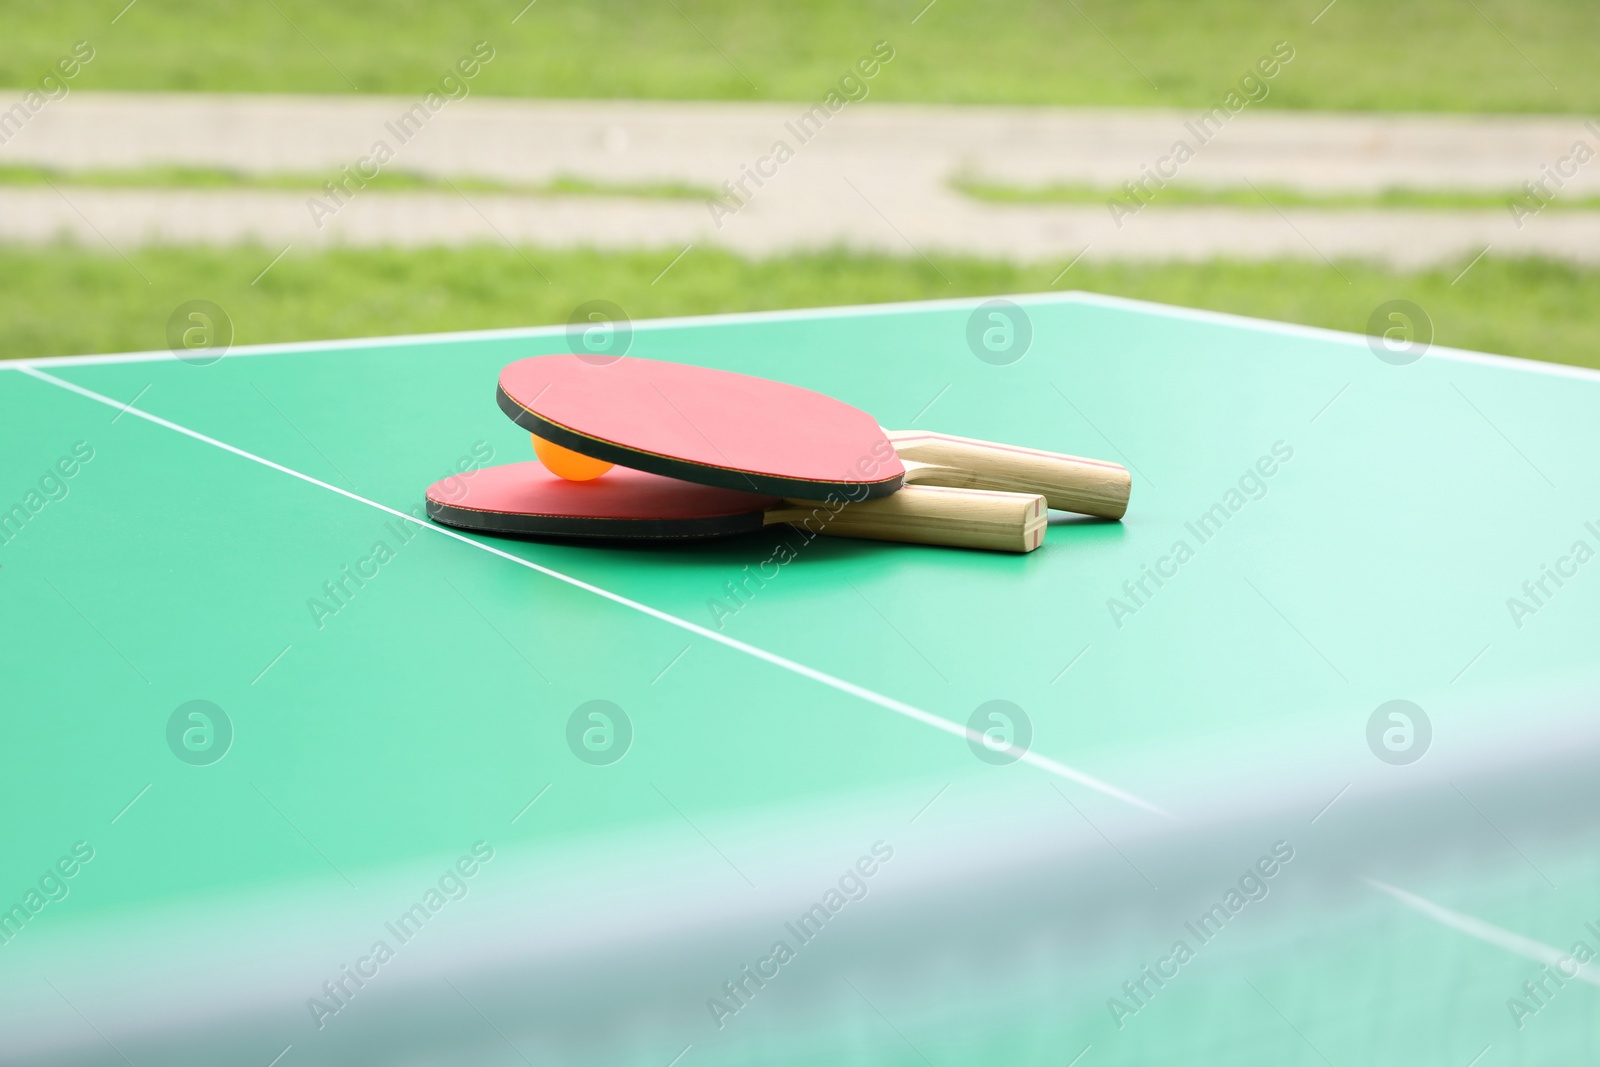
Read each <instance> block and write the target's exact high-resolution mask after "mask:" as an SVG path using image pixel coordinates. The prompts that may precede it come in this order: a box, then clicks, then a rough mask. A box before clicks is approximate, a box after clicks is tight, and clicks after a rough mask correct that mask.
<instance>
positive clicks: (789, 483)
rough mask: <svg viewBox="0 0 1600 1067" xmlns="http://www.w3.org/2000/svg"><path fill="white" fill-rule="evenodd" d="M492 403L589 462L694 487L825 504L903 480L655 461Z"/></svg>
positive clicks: (505, 401) (508, 403) (507, 400)
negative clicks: (834, 478) (824, 478)
mask: <svg viewBox="0 0 1600 1067" xmlns="http://www.w3.org/2000/svg"><path fill="white" fill-rule="evenodd" d="M495 401H496V402H497V403H498V404H499V405H500V410H501V411H503V412H505V413H506V415H507V416H508V417H509V418H510V419H511V421H512V422H514V423H516V424H517V425H518V426H520V427H522V428H523V429H524V430H527V431H528V432H529V433H532V434H537V435H538V436H540V437H542V438H544V439H545V440H546V441H552V442H554V443H555V444H558V445H560V446H561V447H562V448H570V449H571V450H572V451H574V452H578V453H581V454H583V455H585V456H588V457H590V458H591V459H598V460H604V461H605V462H607V463H615V464H616V465H617V466H619V467H631V468H632V469H633V470H636V471H644V472H645V473H646V474H659V475H661V476H663V477H666V478H677V479H679V480H680V481H685V482H695V483H696V484H698V485H712V486H716V487H717V488H719V489H738V490H741V491H742V492H746V493H760V494H762V495H764V496H781V497H787V498H790V499H795V500H827V499H828V498H829V497H837V498H839V499H842V500H848V501H857V500H870V499H872V498H873V497H880V496H888V495H889V494H890V493H893V492H894V491H895V490H897V489H899V488H900V485H901V483H902V481H903V480H904V478H903V476H896V477H893V478H889V479H887V480H885V481H881V482H843V481H839V482H817V481H809V480H807V479H804V478H780V477H777V476H776V475H771V474H756V473H753V472H750V471H741V470H733V469H731V468H728V467H713V466H709V465H707V464H704V463H689V462H686V461H684V460H681V459H672V458H671V457H669V456H658V455H656V454H655V453H654V452H639V451H635V450H634V449H631V448H625V447H624V446H622V445H618V444H614V443H613V442H610V441H602V440H600V439H598V438H595V437H586V436H584V435H583V434H580V433H575V432H574V431H572V430H569V429H567V428H566V427H565V426H562V425H559V424H558V423H554V422H549V421H547V420H545V419H542V418H540V417H539V416H538V415H535V414H534V413H533V412H531V411H529V410H528V409H527V408H525V407H523V406H522V405H521V404H519V403H517V402H516V401H515V400H513V399H512V398H511V396H510V395H509V394H508V393H507V392H506V391H505V389H504V388H501V387H499V386H497V387H496V388H495ZM863 490H865V494H864V495H863V494H862V491H863Z"/></svg>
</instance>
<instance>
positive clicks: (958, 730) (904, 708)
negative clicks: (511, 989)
mask: <svg viewBox="0 0 1600 1067" xmlns="http://www.w3.org/2000/svg"><path fill="white" fill-rule="evenodd" d="M11 366H12V367H14V368H15V369H16V370H18V371H21V372H22V373H23V374H26V375H29V376H30V377H33V378H37V379H39V380H40V381H42V382H48V383H49V384H51V385H54V386H57V387H58V388H61V389H65V390H67V391H68V392H70V393H77V394H78V395H79V396H82V397H86V398H87V399H89V400H93V401H95V402H96V403H99V404H105V405H107V406H108V407H113V408H118V409H120V408H122V407H123V405H122V402H121V401H118V400H113V399H111V398H110V397H109V396H105V395H104V394H102V393H97V392H95V391H94V390H93V389H86V388H84V387H83V386H81V385H75V384H73V383H72V382H69V381H66V380H64V379H61V378H57V377H56V376H55V375H53V374H47V373H45V372H44V371H42V370H39V369H38V368H37V367H34V366H33V365H31V364H28V363H12V364H11ZM127 412H128V414H130V415H137V416H138V417H139V418H141V419H144V420H145V421H146V422H149V423H153V424H154V425H156V426H160V427H163V428H165V429H168V430H171V431H173V432H174V433H181V434H183V435H184V436H185V437H190V438H193V439H194V440H196V441H199V442H201V443H202V444H208V445H211V446H212V447H214V448H220V449H222V450H223V451H224V452H231V453H233V454H234V455H236V456H238V457H240V458H241V459H247V460H249V461H250V462H252V463H259V464H261V465H262V466H263V467H269V468H271V469H272V470H275V471H278V472H279V473H280V474H287V475H289V477H291V478H298V479H300V480H301V481H303V482H305V483H307V484H308V485H314V486H317V487H318V488H319V489H326V490H327V491H328V492H330V493H337V494H338V495H340V496H342V497H345V498H347V499H349V500H354V501H355V502H356V503H358V504H365V505H366V506H367V507H369V508H375V509H377V510H378V511H382V512H384V513H385V514H388V515H392V516H394V517H395V518H397V519H399V520H400V521H402V522H409V523H411V524H412V525H413V526H417V527H420V528H421V529H424V530H428V531H430V532H432V533H434V534H436V535H438V536H440V537H448V538H450V539H451V540H452V541H459V542H461V543H462V544H464V545H470V546H471V547H473V548H475V549H477V550H478V551H480V552H487V553H489V554H490V555H492V556H499V557H500V558H501V559H503V560H506V561H508V562H510V563H514V564H516V565H517V566H519V567H526V568H527V569H528V570H531V571H535V572H537V573H539V574H543V575H545V576H546V577H548V578H554V579H555V580H556V581H558V582H565V583H566V584H567V585H570V586H572V587H573V588H575V589H582V590H583V591H584V592H586V593H593V594H594V595H595V596H597V597H601V598H603V599H605V600H609V601H611V602H612V603H613V604H618V605H621V606H622V607H625V608H629V609H631V610H633V611H637V612H639V613H640V614H641V615H648V616H649V617H650V618H652V619H655V620H657V621H658V622H664V623H666V624H667V625H668V626H676V627H677V628H678V629H680V630H683V631H685V632H687V633H691V634H694V635H695V636H696V637H703V638H705V639H706V640H707V641H715V642H716V643H717V644H719V645H723V646H725V647H727V648H731V649H733V650H734V651H735V652H742V653H744V654H745V655H747V656H751V657H753V658H755V659H758V660H761V661H762V662H764V663H769V664H771V665H772V666H774V667H780V668H782V669H783V670H786V671H790V672H791V673H794V674H798V675H799V676H801V677H802V678H809V679H810V680H812V681H813V682H816V683H818V684H819V685H825V686H827V687H828V688H830V689H833V690H836V691H838V692H840V693H844V694H845V695H846V696H853V697H855V698H857V699H858V700H864V701H866V702H867V703H869V704H876V705H877V706H878V707H880V708H883V709H885V710H886V711H892V712H894V713H895V714H896V715H903V716H905V717H906V718H908V719H911V720H913V721H914V722H920V723H922V724H923V725H924V726H931V727H932V728H933V729H935V730H940V731H943V732H944V733H947V734H950V735H951V736H953V737H959V738H961V739H962V740H964V741H968V742H970V743H972V744H975V745H977V744H982V743H983V739H984V738H983V735H982V734H981V733H979V732H978V731H976V730H971V729H968V728H967V727H965V726H963V725H961V724H959V723H954V722H951V721H950V720H949V719H943V718H940V717H939V716H937V715H935V714H933V713H932V712H930V711H924V710H923V709H922V708H919V707H917V706H916V705H914V704H907V703H906V702H905V701H903V700H896V699H895V698H894V697H891V696H886V695H884V694H882V693H878V692H875V691H874V690H871V689H868V688H866V687H865V686H861V685H857V684H856V683H854V682H850V681H846V680H845V679H843V678H839V677H837V676H835V675H832V674H829V673H827V672H826V671H820V670H817V669H816V668H815V667H808V666H806V665H805V664H804V663H799V662H797V661H795V660H792V659H789V658H788V657H786V656H780V655H778V654H777V653H775V652H768V651H767V650H766V649H764V648H758V647H757V646H755V645H751V644H747V643H745V642H744V641H740V640H738V639H737V638H733V637H729V636H728V635H727V634H723V633H719V632H717V631H716V630H711V629H708V628H706V627H704V626H700V625H698V624H697V623H692V622H690V621H689V620H687V619H680V618H679V617H678V616H676V615H673V614H670V613H668V612H665V611H662V610H661V609H659V608H653V607H651V606H650V605H648V604H645V603H641V602H640V601H637V600H633V599H630V598H629V597H625V596H623V595H622V594H620V593H613V592H612V591H611V590H609V589H602V588H601V587H600V586H598V585H591V584H589V583H588V582H585V581H583V580H582V579H580V578H574V577H572V576H571V575H570V574H564V573H562V572H561V571H558V570H554V569H552V568H550V567H546V566H543V565H542V564H538V563H535V562H533V561H532V560H528V559H523V558H522V557H521V556H518V555H514V554H512V553H510V552H507V551H505V550H503V549H499V548H495V547H494V546H493V545H489V544H485V543H483V542H482V541H475V540H473V539H472V538H470V537H468V536H466V535H465V534H462V533H457V532H456V531H455V530H452V529H449V528H448V527H444V526H438V525H435V524H434V523H431V522H429V521H427V520H426V519H419V518H417V517H416V516H415V515H412V514H409V513H408V512H404V511H400V510H398V509H396V508H391V507H389V506H388V505H387V504H380V503H378V502H377V501H376V500H369V499H368V498H366V497H364V496H361V495H360V494H359V493H354V492H351V491H350V490H348V489H343V488H340V487H339V486H337V485H333V484H331V483H329V482H325V481H323V480H321V479H320V478H313V477H312V476H311V475H309V474H302V473H301V472H300V471H297V470H294V469H293V468H291V467H285V466H284V465H283V464H281V463H274V462H273V461H272V460H270V459H267V458H265V457H263V456H258V455H256V454H255V453H254V452H246V451H245V450H244V449H242V448H239V447H237V446H235V445H230V444H228V443H227V442H226V441H219V440H217V439H216V438H215V437H208V436H206V435H205V434H203V433H201V432H199V431H198V430H191V429H189V428H188V427H187V426H180V425H179V424H178V423H175V422H170V421H168V420H167V419H163V418H162V417H161V416H159V415H152V414H151V413H150V412H148V411H142V410H140V409H139V408H136V407H133V406H131V405H129V406H128V408H127ZM1019 759H1020V760H1021V762H1023V763H1028V764H1031V765H1033V766H1035V767H1038V768H1039V769H1040V770H1043V771H1047V772H1048V773H1050V774H1054V775H1056V776H1057V777H1059V778H1065V779H1066V780H1067V781H1069V782H1076V783H1078V784H1079V785H1081V786H1083V787H1084V788H1086V789H1093V790H1095V791H1096V792H1098V793H1104V794H1105V795H1106V796H1108V797H1113V798H1115V799H1117V800H1120V801H1122V802H1123V803H1125V804H1131V805H1133V806H1134V807H1136V808H1142V809H1144V810H1145V811H1148V812H1152V813H1154V814H1156V815H1163V816H1166V817H1168V818H1171V813H1169V812H1167V811H1166V810H1164V809H1162V808H1160V807H1157V806H1156V805H1154V804H1152V803H1150V802H1149V801H1148V800H1144V799H1143V798H1141V797H1138V796H1135V795H1134V794H1132V793H1130V792H1128V791H1127V790H1124V789H1119V788H1118V787H1117V786H1114V785H1112V784H1111V783H1109V782H1103V781H1101V780H1100V779H1098V778H1095V777H1094V776H1093V775H1089V774H1085V773H1084V772H1083V771H1080V770H1077V769H1075V768H1073V767H1068V766H1067V765H1066V764H1064V763H1059V762H1057V761H1056V760H1053V759H1051V758H1050V757H1048V756H1042V755H1040V754H1039V753H1037V752H1035V751H1032V750H1025V751H1023V753H1022V755H1021V756H1020V757H1019Z"/></svg>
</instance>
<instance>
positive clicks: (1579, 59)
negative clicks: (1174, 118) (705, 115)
mask: <svg viewBox="0 0 1600 1067" xmlns="http://www.w3.org/2000/svg"><path fill="white" fill-rule="evenodd" d="M524 4H525V0H455V2H453V3H448V4H440V3H424V2H422V0H342V2H340V3H335V4H329V3H322V2H317V0H271V2H269V3H261V2H258V0H161V2H157V0H144V2H141V3H135V4H133V5H132V6H130V7H128V8H127V9H126V10H123V7H122V2H121V0H108V2H102V3H96V4H94V5H85V4H69V3H63V2H59V0H8V2H7V4H6V7H5V15H4V18H5V30H6V38H7V41H6V48H5V49H4V51H3V52H0V85H31V84H34V83H36V82H37V81H38V80H39V78H40V77H41V76H42V75H43V74H44V73H45V72H46V71H47V70H48V68H49V66H50V64H51V63H53V62H54V61H55V59H56V58H57V57H59V56H61V55H62V54H63V53H65V52H66V51H67V50H68V49H69V47H70V46H71V44H72V42H74V41H76V40H79V39H80V38H81V39H87V40H89V41H91V42H92V43H93V44H94V46H95V49H96V52H97V54H96V57H95V59H94V61H93V62H92V63H90V64H89V65H88V66H87V67H86V68H84V70H83V72H82V73H81V74H80V75H79V76H78V78H77V79H76V80H75V82H74V83H73V85H74V87H75V88H83V89H138V90H172V91H192V90H212V91H239V92H296V93H347V92H352V91H358V90H359V91H360V92H367V93H397V94H404V95H412V94H419V93H421V92H424V91H426V90H427V89H429V88H431V87H432V86H434V85H436V84H437V83H438V81H439V79H440V77H441V76H442V75H443V74H444V73H445V72H446V70H447V68H448V67H449V66H450V65H451V64H452V63H454V62H455V61H456V60H457V59H458V58H461V57H462V56H464V55H465V54H466V53H467V52H468V50H469V49H470V47H471V46H472V44H473V43H474V42H476V41H479V40H485V41H488V42H489V43H490V44H491V45H492V46H493V47H494V48H495V50H496V56H495V58H494V60H493V61H492V62H491V63H490V64H489V65H488V66H487V67H486V68H484V70H483V71H482V73H481V74H480V75H479V76H478V77H477V78H476V79H475V80H474V81H473V82H472V83H471V88H472V89H473V91H474V92H476V93H479V94H488V95H499V96H543V97H568V98H581V97H589V98H613V99H615V98H639V99H717V100H723V99H727V100H816V99H819V98H820V97H821V96H822V95H823V94H824V93H825V92H826V91H827V90H828V89H829V88H830V87H831V86H833V85H834V84H835V83H837V82H838V80H839V78H840V76H841V75H843V74H844V73H845V72H846V70H847V69H848V67H849V66H850V64H852V63H854V62H855V61H856V60H857V59H858V58H860V57H862V56H864V55H866V54H867V53H868V52H869V51H870V49H871V48H872V45H873V43H874V42H875V41H878V40H880V39H882V40H887V41H888V42H890V44H891V45H892V46H893V47H894V48H895V50H896V56H895V58H894V60H893V62H892V63H890V64H889V65H888V66H887V67H885V68H884V70H883V71H882V72H881V73H880V74H879V75H878V76H877V77H876V78H875V79H874V80H873V81H872V82H871V83H870V85H871V92H872V96H871V98H872V99H880V100H900V101H930V102H941V103H987V104H998V103H1015V104H1077V105H1091V104H1092V105H1117V106H1122V105H1129V106H1152V105H1165V106H1174V107H1185V108H1190V107H1211V106H1214V105H1216V104H1217V103H1218V102H1219V101H1220V98H1221V97H1222V96H1223V95H1224V94H1225V93H1227V92H1228V91H1229V90H1230V89H1232V88H1233V87H1234V86H1235V84H1236V83H1237V82H1238V80H1239V78H1240V77H1241V76H1242V75H1243V74H1244V73H1245V72H1246V71H1247V70H1248V69H1249V68H1250V66H1251V65H1252V64H1253V63H1254V62H1255V61H1256V59H1257V58H1259V57H1261V56H1262V55H1264V54H1265V53H1267V52H1268V51H1269V50H1270V49H1271V47H1272V45H1273V44H1274V42H1276V41H1279V40H1287V41H1289V42H1290V44H1291V45H1292V47H1293V48H1294V49H1295V51H1296V56H1295V58H1294V60H1293V62H1292V63H1290V64H1289V65H1288V66H1287V67H1285V68H1284V70H1283V72H1282V73H1281V74H1279V75H1278V77H1277V78H1276V79H1275V80H1274V81H1273V82H1271V83H1270V84H1271V95H1270V96H1268V97H1267V98H1266V100H1265V101H1264V102H1263V103H1261V104H1258V105H1253V106H1256V107H1269V108H1320V109H1352V110H1418V111H1481V112H1529V111H1532V112H1567V113H1587V112H1594V111H1596V110H1600V63H1596V62H1595V58H1594V55H1595V42H1596V41H1597V40H1600V4H1596V3H1594V0H1465V2H1463V0H1392V2H1390V3H1385V4H1367V3H1359V2H1357V0H1342V2H1338V3H1335V4H1332V5H1328V6H1327V8H1326V10H1324V6H1325V0H1292V2H1291V0H1205V2H1203V3H1193V2H1186V0H1145V2H1143V3H1137V4H1128V3H1118V2H1115V0H1072V2H1070V3H1065V4H1063V3H1060V2H1051V0H992V2H989V3H974V2H971V0H967V2H962V0H937V2H935V3H933V4H931V5H930V4H929V3H928V0H868V2H864V3H862V2H849V0H806V2H801V3H791V4H750V3H741V2H736V0H672V2H670V3H627V2H623V0H599V2H593V3H585V4H571V3H561V2H558V0H538V2H535V3H530V4H527V5H526V7H525V6H524ZM119 11H120V12H121V14H120V16H119ZM114 17H115V18H116V23H115V24H114V25H113V24H112V19H113V18H114ZM1314 18H1315V19H1316V22H1315V24H1313V22H1312V20H1313V19H1314ZM913 20H915V21H913ZM1558 86H1559V88H1557V87H1558ZM190 135H191V134H189V133H188V132H186V131H182V130H175V131H173V136H174V137H182V136H190Z"/></svg>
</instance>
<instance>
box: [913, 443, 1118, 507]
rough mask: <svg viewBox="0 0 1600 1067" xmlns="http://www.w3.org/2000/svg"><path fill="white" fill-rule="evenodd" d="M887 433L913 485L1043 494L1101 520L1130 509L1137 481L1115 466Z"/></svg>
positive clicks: (989, 445) (1052, 454)
mask: <svg viewBox="0 0 1600 1067" xmlns="http://www.w3.org/2000/svg"><path fill="white" fill-rule="evenodd" d="M884 432H885V433H886V434H887V435H888V437H889V440H890V441H891V442H893V444H894V450H895V451H896V452H898V453H899V454H900V459H901V460H902V461H905V465H906V482H907V484H910V485H946V486H957V487H961V488H971V489H998V490H1000V491H1002V492H1008V493H1039V494H1041V495H1042V496H1043V497H1044V498H1045V499H1046V500H1047V501H1049V503H1050V506H1051V507H1053V508H1060V509H1061V510H1062V511H1074V512H1077V513H1078V514H1080V515H1095V516H1098V517H1099V518H1102V519H1120V518H1122V516H1123V515H1124V514H1125V513H1126V512H1127V510H1128V493H1129V491H1130V489H1131V488H1132V479H1131V478H1130V477H1129V475H1128V471H1127V468H1125V467H1121V466H1119V465H1117V464H1115V463H1108V462H1106V461H1105V460H1099V459H1084V458H1082V457H1080V456H1067V455H1062V454H1061V453H1059V452H1044V451H1041V450H1039V449H1036V448H1018V447H1017V446H1015V445H1002V444H994V443H992V442H989V441H974V440H972V439H971V438H968V437H953V436H951V435H950V434H943V433H928V432H926V431H923V430H886V431H884Z"/></svg>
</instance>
